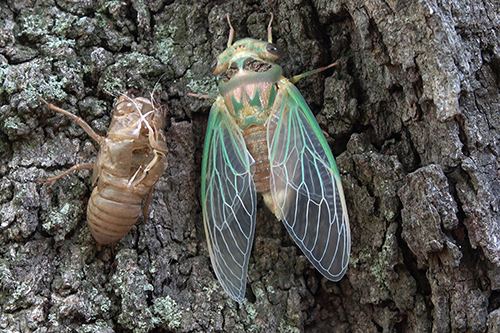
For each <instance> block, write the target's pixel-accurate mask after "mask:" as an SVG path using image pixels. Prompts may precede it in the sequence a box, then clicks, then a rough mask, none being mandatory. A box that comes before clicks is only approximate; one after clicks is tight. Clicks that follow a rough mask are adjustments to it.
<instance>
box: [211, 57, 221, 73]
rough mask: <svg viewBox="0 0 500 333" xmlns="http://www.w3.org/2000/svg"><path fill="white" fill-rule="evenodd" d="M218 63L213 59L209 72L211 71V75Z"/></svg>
mask: <svg viewBox="0 0 500 333" xmlns="http://www.w3.org/2000/svg"><path fill="white" fill-rule="evenodd" d="M218 63H219V62H218V61H217V59H215V60H214V61H212V64H211V65H210V70H211V71H212V73H213V72H214V71H215V69H216V68H217V64H218Z"/></svg>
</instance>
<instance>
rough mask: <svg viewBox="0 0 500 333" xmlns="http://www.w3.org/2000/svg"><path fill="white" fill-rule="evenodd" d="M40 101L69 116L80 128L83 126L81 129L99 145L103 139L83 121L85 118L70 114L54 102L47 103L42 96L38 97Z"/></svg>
mask: <svg viewBox="0 0 500 333" xmlns="http://www.w3.org/2000/svg"><path fill="white" fill-rule="evenodd" d="M38 98H39V99H40V100H41V101H42V102H44V103H45V105H47V107H48V108H49V109H51V110H54V111H57V112H60V113H62V114H64V115H66V116H68V117H70V118H71V119H73V120H74V121H75V122H76V123H77V124H78V125H79V126H80V127H81V128H83V130H84V131H85V132H87V134H88V135H90V137H91V138H92V139H94V140H95V141H97V142H98V143H99V145H100V144H101V142H102V140H103V137H102V136H100V135H99V134H97V133H96V132H95V131H94V130H93V129H92V127H90V125H89V124H87V123H86V122H85V120H83V119H82V118H80V117H78V116H76V115H74V114H72V113H71V112H69V111H66V110H64V109H62V108H60V107H58V106H55V105H54V104H52V103H49V102H47V101H46V100H44V99H43V98H42V97H38Z"/></svg>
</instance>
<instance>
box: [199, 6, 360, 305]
mask: <svg viewBox="0 0 500 333" xmlns="http://www.w3.org/2000/svg"><path fill="white" fill-rule="evenodd" d="M228 21H229V15H228ZM271 22H272V17H271ZM229 26H230V28H231V30H230V35H229V41H228V48H227V49H226V50H225V51H224V52H223V53H222V54H221V55H219V57H218V58H217V59H216V60H215V61H214V62H213V64H212V67H211V69H212V72H213V73H214V74H215V75H217V76H218V79H219V95H218V97H217V99H216V101H215V103H214V104H213V106H212V109H211V111H210V118H209V121H208V128H207V134H206V138H205V148H204V151H203V167H202V205H203V219H204V224H205V231H206V234H207V240H208V246H209V251H210V257H211V259H212V265H213V267H214V270H215V273H216V275H217V278H218V279H219V281H220V283H221V284H222V286H223V288H224V290H225V291H226V292H227V293H228V294H229V295H230V296H231V297H232V298H233V299H234V300H235V301H237V302H241V301H242V300H243V298H244V296H245V289H246V276H247V269H248V260H249V258H250V251H251V249H252V243H253V237H254V230H255V217H256V209H257V192H259V193H261V194H262V195H263V197H264V201H265V203H266V205H267V206H268V207H269V209H271V211H272V212H273V213H274V214H275V215H276V216H277V218H278V219H280V220H281V221H283V223H284V224H285V227H286V229H287V230H288V232H289V233H290V235H291V236H292V238H293V239H294V240H295V242H296V243H297V245H298V246H299V247H300V248H301V249H302V251H303V252H304V254H305V255H306V257H307V258H308V259H309V260H310V261H311V263H312V264H313V265H314V266H315V267H316V269H317V270H318V271H320V272H321V274H323V275H324V276H325V277H326V278H327V279H329V280H332V281H339V280H340V279H341V278H342V277H343V276H344V274H345V271H346V269H347V264H348V263H349V254H350V248H351V238H350V229H349V220H348V217H347V208H346V202H345V198H344V193H343V190H342V184H341V181H340V176H339V172H338V170H337V166H336V164H335V160H334V158H333V155H332V152H331V150H330V148H329V146H328V144H327V142H326V140H325V137H324V136H323V133H322V131H321V129H320V127H319V125H318V123H317V121H316V119H315V118H314V115H313V114H312V112H311V110H310V109H309V107H308V106H307V104H306V102H305V101H304V98H303V97H302V95H301V94H300V92H299V91H298V90H297V88H296V87H295V86H294V85H293V83H294V82H296V81H298V80H299V79H300V78H302V77H304V76H307V75H311V74H313V73H317V72H319V71H321V70H323V69H324V68H322V69H318V70H315V71H311V72H308V73H305V74H302V75H299V76H296V77H294V78H292V80H288V79H286V78H285V77H283V76H282V74H281V72H282V70H281V67H280V66H278V65H276V64H275V63H274V61H275V60H276V59H277V58H278V57H279V56H280V54H281V51H280V48H279V47H278V46H277V45H275V44H273V43H272V33H271V23H269V27H268V42H264V41H259V40H255V39H250V38H245V39H242V40H239V41H237V42H235V43H234V44H232V39H233V35H234V29H233V28H232V26H231V22H229Z"/></svg>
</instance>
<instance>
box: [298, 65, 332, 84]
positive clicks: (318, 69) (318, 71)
mask: <svg viewBox="0 0 500 333" xmlns="http://www.w3.org/2000/svg"><path fill="white" fill-rule="evenodd" d="M338 64H339V63H338V62H334V63H333V64H330V65H328V66H325V67H320V68H316V69H313V70H312V71H309V72H305V73H302V74H299V75H295V76H294V77H292V78H291V79H290V82H291V83H293V84H295V83H297V82H298V81H299V80H300V79H303V78H305V77H307V76H310V75H314V74H317V73H320V72H322V71H324V70H327V69H328V68H331V67H333V66H337V65H338Z"/></svg>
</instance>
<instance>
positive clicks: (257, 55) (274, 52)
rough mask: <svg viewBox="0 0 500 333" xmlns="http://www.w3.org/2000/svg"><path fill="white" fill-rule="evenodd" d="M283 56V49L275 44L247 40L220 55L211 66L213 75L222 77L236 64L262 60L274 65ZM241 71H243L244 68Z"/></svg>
mask: <svg viewBox="0 0 500 333" xmlns="http://www.w3.org/2000/svg"><path fill="white" fill-rule="evenodd" d="M280 55H281V48H280V47H279V46H278V45H276V44H273V43H270V42H264V41H261V40H256V39H251V38H245V39H241V40H239V41H237V42H235V43H234V44H233V45H231V46H229V47H228V48H227V49H226V50H225V51H224V52H222V54H221V55H219V56H218V57H217V58H216V59H215V60H214V61H213V62H212V65H211V69H212V73H214V74H215V75H221V74H222V73H224V71H226V70H227V69H228V68H229V67H230V66H231V67H233V65H234V64H238V63H239V65H241V59H243V60H247V61H248V60H260V61H262V62H267V63H269V64H272V65H274V61H275V60H276V59H278V58H279V56H280ZM239 69H243V67H242V66H240V67H239Z"/></svg>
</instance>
